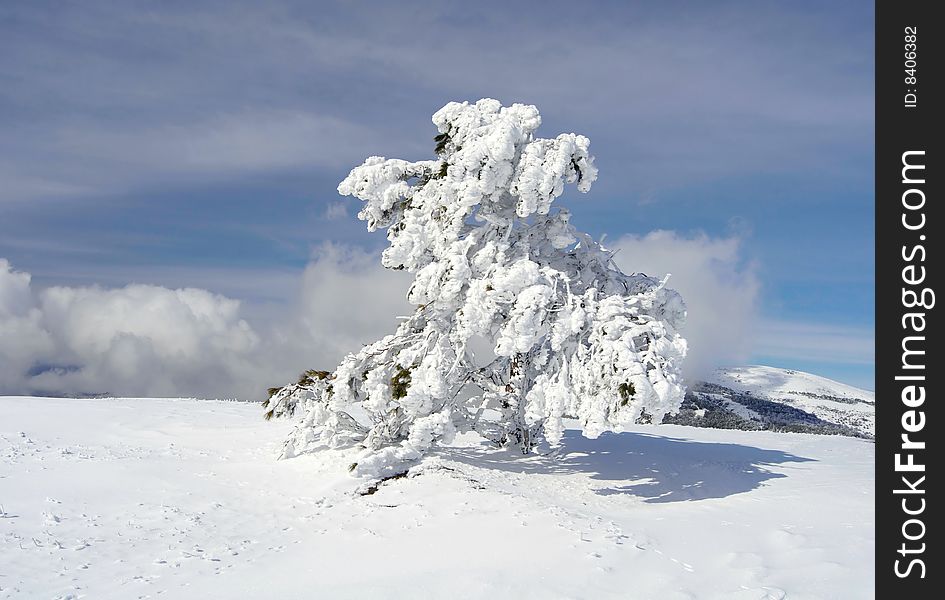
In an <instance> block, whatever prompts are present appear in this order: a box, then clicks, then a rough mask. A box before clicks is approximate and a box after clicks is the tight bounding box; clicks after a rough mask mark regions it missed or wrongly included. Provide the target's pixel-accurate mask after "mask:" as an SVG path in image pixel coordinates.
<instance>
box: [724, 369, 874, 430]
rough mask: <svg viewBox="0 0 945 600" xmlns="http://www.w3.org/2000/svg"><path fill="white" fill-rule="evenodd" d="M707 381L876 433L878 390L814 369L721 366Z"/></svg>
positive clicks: (824, 418)
mask: <svg viewBox="0 0 945 600" xmlns="http://www.w3.org/2000/svg"><path fill="white" fill-rule="evenodd" d="M707 381H709V382H710V383H715V384H718V385H721V386H724V387H727V388H729V389H732V390H735V391H737V392H749V393H751V394H753V395H755V396H758V397H760V398H763V399H766V400H772V401H774V402H783V403H785V404H789V405H791V406H794V407H796V408H799V409H801V410H804V411H807V412H809V413H812V414H814V415H816V416H817V417H820V418H821V419H823V420H825V421H829V422H831V423H837V424H840V425H848V426H850V427H853V428H854V429H857V430H859V431H861V432H863V433H865V434H867V435H870V436H874V435H875V430H876V425H875V421H876V418H875V410H876V395H875V393H874V392H870V391H867V390H863V389H860V388H857V387H853V386H851V385H847V384H845V383H840V382H839V381H833V380H832V379H827V378H826V377H820V376H818V375H812V374H811V373H804V372H802V371H794V370H791V369H778V368H776V367H766V366H759V365H752V366H747V367H728V368H724V369H718V370H716V371H715V372H714V373H713V374H712V375H711V376H710V377H708V378H707Z"/></svg>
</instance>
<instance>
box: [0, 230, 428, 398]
mask: <svg viewBox="0 0 945 600" xmlns="http://www.w3.org/2000/svg"><path fill="white" fill-rule="evenodd" d="M408 283H409V282H408V281H407V279H406V278H405V277H404V275H403V274H401V273H393V272H390V271H386V270H384V269H383V268H382V267H380V265H379V264H378V260H377V257H375V256H372V255H369V254H367V253H364V252H361V251H357V250H350V249H344V248H340V247H337V246H332V245H325V246H323V247H321V248H320V249H319V250H318V252H317V253H316V255H315V256H313V260H312V262H311V263H310V264H309V265H308V267H307V268H306V269H305V271H304V272H303V273H302V274H301V278H300V281H299V286H298V290H297V295H296V297H295V299H294V300H293V301H292V302H291V304H290V306H289V307H288V308H286V309H285V310H284V311H283V313H282V314H281V315H279V316H278V317H276V318H275V321H274V323H268V324H263V326H262V327H257V328H255V329H254V328H253V327H251V326H250V325H249V324H248V323H247V322H246V321H245V320H244V319H243V318H242V312H243V310H242V307H241V305H240V302H239V301H237V300H233V299H230V298H226V297H224V296H220V295H217V294H213V293H211V292H208V291H206V290H201V289H194V288H187V289H169V288H165V287H159V286H153V285H139V284H132V285H128V286H125V287H121V288H114V289H103V288H99V287H52V288H49V289H46V290H42V291H36V290H33V289H32V288H31V277H30V275H29V274H28V273H22V272H17V271H14V270H13V269H12V267H11V266H10V264H9V263H8V262H7V261H6V260H3V259H0V393H31V394H39V393H46V394H83V393H108V394H113V395H133V396H189V395H194V396H204V397H231V396H236V397H240V398H244V399H262V398H263V395H264V393H265V388H266V387H269V386H272V385H280V384H283V383H285V382H287V381H289V380H290V379H292V378H294V377H295V376H296V375H297V374H298V373H299V372H300V371H302V370H303V369H306V368H312V367H320V368H327V369H331V368H333V367H334V365H335V364H337V362H338V361H339V360H340V359H341V357H342V356H344V354H345V353H347V352H350V351H352V350H357V349H358V348H359V347H360V346H361V345H362V344H364V343H368V342H371V341H374V340H375V339H376V338H378V337H380V336H382V335H384V334H385V333H388V332H390V331H392V330H393V328H394V327H395V326H396V319H395V317H396V316H397V315H399V314H406V313H407V312H408V311H409V310H410V307H409V306H408V305H407V303H406V301H405V300H404V297H405V295H406V288H407V284H408Z"/></svg>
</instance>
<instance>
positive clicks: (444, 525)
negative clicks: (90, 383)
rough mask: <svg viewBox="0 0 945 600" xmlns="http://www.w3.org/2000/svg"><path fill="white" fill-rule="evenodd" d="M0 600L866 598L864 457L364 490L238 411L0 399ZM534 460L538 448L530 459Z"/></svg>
mask: <svg viewBox="0 0 945 600" xmlns="http://www.w3.org/2000/svg"><path fill="white" fill-rule="evenodd" d="M0 412H2V414H3V415H4V419H3V421H2V424H0V505H2V509H0V536H2V538H0V539H2V541H0V598H70V597H71V598H82V597H86V598H159V597H165V598H185V599H186V598H240V597H243V598H303V597H305V598H366V597H376V598H411V599H418V598H443V597H447V598H502V597H514V598H543V599H544V598H621V599H625V598H629V599H638V598H640V599H642V598H660V599H676V598H710V599H711V598H734V599H753V600H756V599H762V598H784V597H789V598H792V599H794V598H798V599H804V598H821V599H822V598H867V597H871V596H872V595H873V592H872V582H873V551H874V526H873V519H874V505H873V488H874V483H873V460H874V456H873V453H874V445H873V444H872V443H869V442H867V441H864V440H860V439H853V438H844V437H839V436H816V435H803V434H785V433H780V434H779V433H772V432H761V431H737V430H714V429H696V428H688V427H681V426H671V425H661V426H644V425H635V426H630V427H628V430H627V431H626V432H625V433H621V434H612V433H607V434H604V435H602V436H601V437H600V438H598V439H597V440H589V439H586V438H583V437H582V436H581V435H580V434H579V432H578V431H577V430H576V429H575V427H576V424H575V423H574V422H571V421H567V420H566V421H565V427H566V430H565V432H564V438H563V441H562V447H561V448H560V449H559V450H558V451H557V455H556V456H553V455H538V454H533V455H530V456H522V455H520V454H515V453H511V452H497V451H495V450H492V449H487V448H485V447H484V446H482V445H481V438H478V436H476V435H475V434H471V433H465V434H460V435H458V436H457V437H456V440H455V441H454V445H453V446H452V447H450V448H445V449H441V450H438V451H435V452H433V453H432V454H430V455H429V456H427V457H425V458H424V459H423V460H422V461H421V462H420V463H419V465H418V466H416V467H414V469H413V470H412V471H411V472H410V473H409V474H408V476H407V477H403V478H399V479H392V480H390V481H387V482H384V483H382V484H380V485H379V486H377V489H376V492H375V493H372V494H369V495H359V494H358V493H357V491H358V490H360V491H362V492H364V491H369V488H370V487H371V482H370V481H367V480H364V479H358V478H355V477H353V476H351V475H349V474H348V471H347V466H348V464H349V462H350V460H351V452H352V451H350V450H329V451H323V452H316V453H312V454H306V455H303V456H300V457H297V458H293V459H289V460H281V461H280V460H276V459H275V457H276V456H277V455H278V453H279V452H280V451H281V448H282V442H283V440H284V439H285V437H286V435H287V434H288V430H289V428H290V427H291V426H292V424H291V423H288V422H285V421H278V422H277V421H270V422H266V421H263V420H262V419H261V418H260V416H259V410H258V406H257V405H253V404H243V403H236V402H218V401H200V400H168V399H94V400H93V399H89V400H75V399H55V398H22V397H2V398H0ZM544 449H545V450H547V448H544Z"/></svg>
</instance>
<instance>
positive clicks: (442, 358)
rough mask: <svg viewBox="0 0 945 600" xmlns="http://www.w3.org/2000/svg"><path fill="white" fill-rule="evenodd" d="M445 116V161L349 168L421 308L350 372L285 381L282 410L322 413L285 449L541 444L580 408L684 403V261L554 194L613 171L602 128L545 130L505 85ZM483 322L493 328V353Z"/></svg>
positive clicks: (616, 419)
mask: <svg viewBox="0 0 945 600" xmlns="http://www.w3.org/2000/svg"><path fill="white" fill-rule="evenodd" d="M433 123H434V124H435V125H436V127H437V131H439V135H437V136H436V137H435V138H434V141H435V143H436V145H435V147H434V153H435V154H436V156H437V159H436V160H435V161H431V160H423V161H418V162H407V161H404V160H401V159H386V158H383V157H380V156H371V157H369V158H368V159H367V160H365V161H364V163H362V164H361V165H359V166H357V167H355V168H353V169H352V170H351V171H350V173H348V176H347V177H345V178H344V180H342V181H341V183H340V184H339V185H338V192H339V193H340V194H342V195H346V196H354V197H355V198H357V199H359V200H361V201H362V202H363V203H364V204H363V207H362V208H361V210H360V212H359V213H358V218H359V219H361V220H363V221H365V222H366V223H367V227H368V230H369V231H376V230H377V229H386V230H387V239H388V241H389V242H390V246H389V247H388V248H387V249H386V250H384V252H383V255H382V260H381V262H382V264H383V265H384V266H385V267H386V268H389V269H394V270H406V271H407V272H408V273H411V274H413V276H414V282H413V284H412V285H411V286H410V290H409V291H408V293H407V300H408V301H409V302H410V303H411V304H413V305H414V306H415V307H416V309H415V310H414V311H413V314H411V315H409V316H406V317H404V318H403V320H402V322H401V323H400V325H399V326H398V328H397V330H396V331H395V332H394V333H393V334H392V335H388V336H386V337H384V338H383V339H380V340H378V341H376V342H373V343H371V344H368V345H365V346H363V347H362V348H361V349H360V350H359V351H357V352H355V353H351V354H348V355H347V356H346V357H345V358H344V359H343V360H342V362H341V364H340V365H338V367H336V368H335V370H334V372H333V373H331V374H326V376H325V377H321V378H319V379H318V381H314V380H313V381H312V382H311V383H310V384H306V383H304V382H303V381H300V382H299V383H298V384H292V385H290V386H286V387H283V388H281V389H273V391H272V393H271V394H270V398H269V400H268V401H267V403H266V405H265V409H266V414H267V415H269V416H279V415H280V414H283V415H292V414H294V412H295V407H296V406H300V408H302V410H301V411H299V412H300V413H304V414H300V415H299V418H298V426H297V427H296V428H295V429H294V430H293V432H292V433H291V435H290V437H289V438H288V439H287V440H286V447H285V451H284V455H285V456H292V455H297V454H302V453H306V452H313V451H317V450H319V449H320V448H324V447H326V446H328V447H331V448H338V447H340V446H342V445H344V444H345V443H346V442H347V443H350V444H360V445H363V446H364V447H365V448H367V449H368V451H369V452H371V453H374V455H373V456H364V457H361V459H360V460H357V461H355V462H356V464H355V467H354V472H355V474H356V475H368V474H377V473H380V472H384V471H389V470H402V468H403V464H404V461H416V460H417V459H418V458H419V457H420V456H422V455H423V454H424V453H425V452H426V451H427V450H428V449H429V448H430V447H432V446H433V445H434V444H436V443H447V441H448V438H449V437H450V436H452V435H453V433H454V432H455V431H457V430H458V431H469V430H475V431H476V432H477V433H479V434H480V435H483V436H484V437H487V438H489V439H491V440H494V441H496V442H497V443H499V444H501V445H503V446H505V447H511V446H518V447H520V448H521V449H522V450H523V451H524V452H525V453H527V452H529V451H530V450H531V449H532V448H533V447H534V446H535V445H536V444H537V443H539V442H541V441H542V436H544V440H545V441H548V442H550V443H551V444H553V445H557V443H558V442H559V441H560V440H561V437H562V435H563V431H564V428H563V423H562V419H563V417H564V415H569V416H573V417H577V418H578V419H579V420H580V423H581V429H582V431H583V433H584V434H585V435H587V436H588V437H591V438H594V437H597V436H599V435H600V434H601V433H603V432H605V431H621V430H622V429H623V427H624V426H625V425H627V424H632V423H635V422H637V421H639V420H652V422H660V421H661V420H662V419H663V417H664V415H666V414H668V413H673V412H675V411H676V410H677V409H678V408H679V407H680V405H681V403H682V401H683V399H684V394H685V389H684V386H683V382H682V372H681V365H682V360H683V358H684V357H685V355H686V351H687V344H686V341H685V339H684V338H683V337H682V336H681V335H680V333H679V332H678V329H679V328H680V327H681V326H682V324H683V322H684V321H685V314H686V310H685V304H684V303H683V301H682V298H681V297H680V296H679V294H678V293H676V292H675V291H673V290H671V289H669V288H667V287H666V282H667V280H668V278H669V275H667V276H666V277H664V278H663V279H655V278H652V277H647V276H646V275H643V274H639V273H633V274H629V275H627V274H624V273H623V272H621V271H620V270H619V269H618V268H617V267H616V264H615V263H614V261H613V256H614V254H613V252H611V251H609V250H607V249H606V248H604V247H603V246H602V245H601V244H600V243H599V242H596V241H594V240H593V239H592V238H591V237H590V236H589V235H588V234H586V233H581V232H580V231H578V230H577V229H576V228H575V227H574V226H573V225H571V223H570V219H571V217H570V213H569V212H568V211H567V210H565V209H560V208H559V209H557V210H552V204H553V203H554V201H555V200H556V199H557V198H558V197H560V196H561V195H562V194H563V193H564V191H565V187H566V185H568V184H574V186H575V187H576V188H577V190H578V191H580V192H588V191H589V190H590V188H591V184H592V183H593V182H594V180H596V178H597V168H596V167H595V166H594V158H593V156H591V154H590V153H589V150H590V140H589V139H588V138H586V137H584V136H582V135H577V134H574V133H563V134H560V135H558V136H556V137H555V138H554V139H545V138H538V137H535V131H536V129H537V128H538V126H539V125H540V124H541V116H540V115H539V112H538V108H537V107H535V106H530V105H524V104H513V105H511V106H506V107H503V106H502V105H501V103H500V102H499V101H497V100H493V99H489V98H484V99H481V100H479V101H477V102H475V103H472V104H471V103H469V102H463V103H458V102H450V103H448V104H447V105H446V106H444V107H443V108H442V109H440V110H438V111H437V112H436V113H435V114H434V115H433ZM473 340H478V341H485V342H487V343H488V347H489V350H490V351H491V353H492V354H493V359H492V360H491V361H489V362H488V363H486V364H485V365H482V364H480V362H479V361H477V360H476V357H475V355H474V352H473V348H472V347H471V346H472V344H471V342H472V341H473ZM480 356H481V355H480ZM483 409H491V410H493V411H495V413H496V414H497V418H496V419H492V420H484V419H482V418H481V417H482V414H483V413H482V411H483ZM356 412H360V413H362V414H363V415H365V416H366V417H367V418H366V419H358V418H357V417H356V416H355V413H356Z"/></svg>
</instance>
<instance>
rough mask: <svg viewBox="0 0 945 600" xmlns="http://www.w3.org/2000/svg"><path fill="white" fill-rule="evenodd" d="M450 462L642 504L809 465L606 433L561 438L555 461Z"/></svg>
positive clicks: (708, 494) (742, 486) (496, 456)
mask: <svg viewBox="0 0 945 600" xmlns="http://www.w3.org/2000/svg"><path fill="white" fill-rule="evenodd" d="M449 455H450V458H452V459H454V460H457V461H459V462H465V463H467V464H471V465H476V466H479V467H482V468H490V469H497V470H503V471H511V472H515V473H536V474H540V473H544V474H578V473H584V474H587V475H588V476H589V477H590V478H591V479H594V480H597V481H602V482H605V483H606V484H607V485H606V486H605V487H601V488H599V489H597V490H596V493H597V494H600V495H604V496H609V495H614V494H628V495H632V496H636V497H639V498H643V499H644V501H645V502H684V501H694V500H705V499H709V498H725V497H727V496H731V495H733V494H740V493H743V492H748V491H751V490H753V489H756V488H758V487H760V486H761V485H762V484H763V483H764V482H766V481H768V480H770V479H779V478H782V477H787V475H784V474H782V473H776V472H773V471H771V470H770V469H769V467H772V466H776V465H783V464H786V463H804V462H813V461H814V459H811V458H805V457H802V456H796V455H794V454H790V453H787V452H782V451H780V450H766V449H763V448H756V447H754V446H743V445H741V444H733V443H720V442H698V441H693V440H687V439H682V438H674V437H667V436H662V435H653V434H648V433H637V432H632V433H631V432H628V433H619V434H615V433H605V434H603V435H601V436H600V437H599V438H598V439H596V440H590V439H587V438H585V437H583V436H582V435H581V434H580V432H578V431H574V430H569V431H566V432H565V436H564V439H563V440H562V447H561V449H560V450H559V451H558V452H557V453H556V455H553V454H552V455H538V456H536V455H534V454H533V455H530V456H522V455H520V454H517V453H515V452H511V451H496V450H494V449H485V448H483V449H482V450H480V449H474V448H454V449H452V450H451V451H450V453H449Z"/></svg>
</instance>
